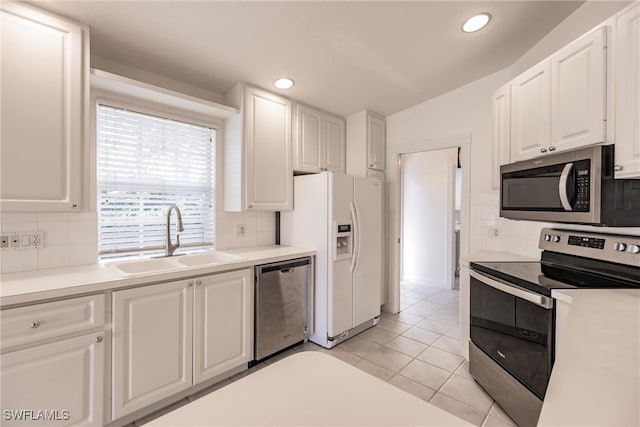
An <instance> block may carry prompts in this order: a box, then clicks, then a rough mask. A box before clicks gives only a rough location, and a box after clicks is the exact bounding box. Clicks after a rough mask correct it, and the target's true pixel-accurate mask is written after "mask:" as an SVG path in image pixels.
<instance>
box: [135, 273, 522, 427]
mask: <svg viewBox="0 0 640 427" xmlns="http://www.w3.org/2000/svg"><path fill="white" fill-rule="evenodd" d="M458 304H459V292H458V291H453V290H446V289H441V288H434V287H429V286H421V285H403V287H402V289H401V307H402V309H401V312H400V313H398V314H395V315H392V314H389V313H383V314H382V316H381V319H380V322H379V323H378V325H377V326H375V327H373V328H371V329H368V330H366V331H364V332H362V333H361V334H359V335H357V336H355V337H353V338H351V339H349V340H347V341H345V342H343V343H341V344H339V345H338V346H336V347H334V348H332V349H330V350H327V349H325V348H323V347H320V346H318V345H316V344H313V343H311V342H308V343H305V344H302V345H299V346H297V347H294V348H292V349H290V350H288V351H286V352H284V353H281V354H279V355H277V356H275V357H272V358H271V359H268V360H267V361H265V362H264V363H261V364H258V365H257V366H254V367H253V368H251V369H248V370H246V371H244V372H242V373H240V374H238V375H236V376H234V377H231V378H229V379H227V380H225V381H223V382H222V383H219V384H216V385H215V386H213V387H211V388H209V389H206V390H203V391H201V392H199V393H197V394H196V395H193V396H189V397H188V398H186V399H183V401H181V402H179V403H177V404H176V405H172V406H171V407H170V408H165V409H163V410H162V411H158V412H157V413H154V414H152V415H150V416H148V417H145V418H144V419H141V420H138V421H136V422H135V423H134V425H135V426H139V425H142V424H145V423H146V422H148V421H149V420H151V419H154V418H156V417H158V416H160V415H162V414H163V413H166V412H168V411H167V409H175V408H176V407H178V406H181V405H183V404H186V403H188V402H190V401H193V400H195V399H197V398H199V397H201V396H203V395H206V394H208V393H210V392H211V391H213V390H216V389H218V388H220V387H221V386H224V385H226V384H228V383H230V382H233V381H235V380H236V379H239V378H242V377H244V376H246V375H250V374H251V373H253V372H255V371H256V370H259V369H262V368H263V367H265V366H267V365H269V364H271V363H274V362H276V361H278V360H280V359H282V358H284V357H286V356H289V355H290V354H292V353H294V352H299V351H321V352H324V353H327V354H329V355H331V356H334V357H337V358H339V359H341V360H343V361H345V362H347V363H350V364H352V365H353V366H355V367H357V368H359V369H362V370H363V371H365V372H368V373H370V374H371V375H374V376H376V377H378V378H380V379H382V380H383V381H387V382H389V383H390V384H393V385H394V386H396V387H398V388H401V389H403V390H405V391H407V392H408V393H411V394H413V395H415V396H417V397H419V398H421V399H423V400H425V401H427V402H429V403H431V404H433V405H435V406H438V407H440V408H442V409H444V410H445V411H447V412H450V413H452V414H454V415H456V416H458V417H460V418H462V419H464V420H467V421H468V422H470V423H472V424H474V425H477V426H486V427H493V426H515V425H516V424H515V423H514V421H513V420H512V419H511V418H509V416H508V415H506V414H505V413H504V411H503V410H502V409H501V408H500V407H499V406H498V405H497V404H496V403H495V402H494V401H493V399H492V398H491V397H490V396H489V395H488V394H487V393H485V391H484V390H483V389H482V388H481V387H480V386H479V385H478V384H477V383H476V382H475V381H474V380H473V378H472V377H471V375H470V374H469V370H468V364H467V362H466V361H465V360H464V358H463V357H462V355H461V352H460V339H459V324H458V323H459V320H458Z"/></svg>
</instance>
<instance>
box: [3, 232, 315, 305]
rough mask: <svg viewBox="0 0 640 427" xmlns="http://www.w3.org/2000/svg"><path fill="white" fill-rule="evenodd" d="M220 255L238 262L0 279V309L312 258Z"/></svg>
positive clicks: (247, 251)
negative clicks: (138, 272) (125, 273)
mask: <svg viewBox="0 0 640 427" xmlns="http://www.w3.org/2000/svg"><path fill="white" fill-rule="evenodd" d="M221 252H225V253H229V254H232V255H237V256H239V257H240V258H242V260H241V261H237V262H231V263H227V264H223V265H217V266H209V267H207V266H206V265H204V266H199V267H192V268H187V267H185V268H183V269H181V270H179V271H171V272H163V273H160V274H153V275H145V276H138V277H122V276H121V275H119V274H118V273H117V272H116V271H114V270H113V269H112V268H109V267H107V266H106V265H105V264H102V263H100V264H91V265H84V266H78V267H66V268H54V269H48V270H36V271H28V272H21V273H9V274H2V275H0V306H1V307H6V306H10V305H15V304H25V303H31V302H35V301H39V300H46V299H51V298H60V297H69V296H74V295H81V294H87V293H95V292H100V291H105V290H108V289H118V288H123V287H128V286H135V285H140V284H144V283H154V282H164V281H167V280H177V279H181V278H185V277H190V276H199V275H206V274H214V273H219V272H223V271H230V270H238V269H242V268H247V267H252V266H254V265H258V264H264V263H268V262H277V261H284V260H287V259H291V258H297V257H303V256H310V255H315V251H314V250H311V249H304V248H295V247H291V246H278V245H272V246H262V247H257V248H243V249H230V250H224V251H221Z"/></svg>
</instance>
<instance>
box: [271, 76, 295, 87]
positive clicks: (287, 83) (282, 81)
mask: <svg viewBox="0 0 640 427" xmlns="http://www.w3.org/2000/svg"><path fill="white" fill-rule="evenodd" d="M294 83H295V82H294V81H293V79H290V78H289V77H282V78H279V79H278V80H276V81H275V82H273V85H274V86H275V87H277V88H278V89H291V88H292V87H293V85H294Z"/></svg>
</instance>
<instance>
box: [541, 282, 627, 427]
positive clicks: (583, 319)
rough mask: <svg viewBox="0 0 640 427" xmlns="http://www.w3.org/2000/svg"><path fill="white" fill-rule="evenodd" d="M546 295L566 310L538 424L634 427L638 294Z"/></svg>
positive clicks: (578, 291)
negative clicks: (562, 334) (563, 304)
mask: <svg viewBox="0 0 640 427" xmlns="http://www.w3.org/2000/svg"><path fill="white" fill-rule="evenodd" d="M551 295H552V296H553V297H554V298H557V299H559V300H560V301H564V302H567V303H569V304H571V306H570V311H569V316H568V318H567V320H566V334H564V336H565V338H564V339H563V341H562V343H561V344H562V345H561V351H559V352H558V353H557V354H556V360H555V364H554V367H553V371H552V372H551V379H550V380H549V386H548V388H547V393H546V396H545V399H544V403H543V405H542V412H541V413H540V419H539V421H538V425H540V426H569V425H571V426H576V425H580V426H588V425H597V426H639V425H640V290H638V289H634V290H605V289H571V290H566V289H562V290H553V291H552V294H551ZM559 345H560V344H559Z"/></svg>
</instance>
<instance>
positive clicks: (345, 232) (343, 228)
mask: <svg viewBox="0 0 640 427" xmlns="http://www.w3.org/2000/svg"><path fill="white" fill-rule="evenodd" d="M334 236H335V239H334V252H333V259H334V260H337V259H344V258H351V254H352V248H353V226H352V224H351V223H334Z"/></svg>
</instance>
